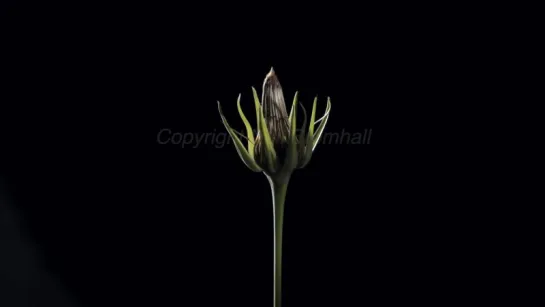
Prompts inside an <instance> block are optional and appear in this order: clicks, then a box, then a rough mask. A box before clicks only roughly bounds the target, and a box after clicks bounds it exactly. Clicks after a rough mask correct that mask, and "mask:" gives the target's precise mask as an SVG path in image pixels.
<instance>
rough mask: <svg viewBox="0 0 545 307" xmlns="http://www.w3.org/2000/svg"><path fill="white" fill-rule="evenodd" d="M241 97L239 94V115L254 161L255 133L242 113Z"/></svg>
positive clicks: (249, 151)
mask: <svg viewBox="0 0 545 307" xmlns="http://www.w3.org/2000/svg"><path fill="white" fill-rule="evenodd" d="M240 96H241V94H238V99H237V107H238V113H239V114H240V118H241V119H242V121H243V122H244V126H246V135H247V137H248V153H249V154H250V157H252V159H253V158H254V144H255V139H254V132H253V130H252V125H250V122H249V121H248V119H247V118H246V116H245V115H244V112H242V108H241V107H240Z"/></svg>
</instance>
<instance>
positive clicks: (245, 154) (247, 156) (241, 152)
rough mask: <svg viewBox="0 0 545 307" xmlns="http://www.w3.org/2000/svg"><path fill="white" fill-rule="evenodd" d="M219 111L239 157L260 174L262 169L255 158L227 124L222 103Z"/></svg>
mask: <svg viewBox="0 0 545 307" xmlns="http://www.w3.org/2000/svg"><path fill="white" fill-rule="evenodd" d="M218 110H219V112H220V116H221V120H222V121H223V125H224V126H225V128H226V129H227V132H228V133H229V135H230V136H231V138H232V139H233V143H234V144H235V148H236V150H237V152H238V155H239V156H240V159H241V160H242V162H244V164H245V165H246V166H247V167H248V168H249V169H251V170H252V171H254V172H260V171H262V169H261V168H260V167H259V166H258V165H257V163H256V162H255V160H254V158H253V157H252V156H250V154H249V153H248V151H247V150H246V148H245V147H244V144H242V142H241V141H240V139H239V137H238V136H237V135H236V133H235V131H234V130H233V129H232V128H231V126H229V123H227V119H226V118H225V116H224V115H223V111H222V110H221V105H220V102H219V101H218Z"/></svg>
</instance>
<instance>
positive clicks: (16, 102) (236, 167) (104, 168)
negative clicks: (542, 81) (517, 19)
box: [2, 3, 473, 307]
mask: <svg viewBox="0 0 545 307" xmlns="http://www.w3.org/2000/svg"><path fill="white" fill-rule="evenodd" d="M204 6H205V7H204V8H197V7H192V8H190V7H189V6H182V5H179V6H172V5H171V6H159V5H153V6H151V5H134V4H131V5H129V4H127V5H125V6H122V5H120V6H116V7H113V6H111V5H110V6H108V5H98V4H94V5H88V6H85V5H78V6H75V5H73V4H62V5H61V4H40V5H38V4H18V5H17V4H12V3H11V4H9V5H7V6H6V8H7V10H6V11H5V12H6V19H4V22H5V23H6V29H7V30H8V31H7V32H8V33H7V34H6V38H5V42H6V45H5V46H6V49H7V50H8V51H9V56H8V57H7V58H6V62H7V64H8V70H6V71H7V73H8V75H7V77H8V81H7V85H8V88H9V93H10V94H12V95H10V97H9V100H6V101H5V104H6V106H7V107H8V108H7V109H6V112H3V113H4V114H2V116H5V118H6V120H5V121H4V123H5V124H6V130H4V131H7V132H8V133H6V138H5V141H4V145H3V149H2V151H3V152H4V153H5V154H6V156H5V158H4V159H3V160H4V161H3V162H4V163H3V165H2V166H3V175H4V179H5V180H4V181H5V184H6V188H5V189H4V190H5V194H6V195H8V196H9V199H12V200H13V203H14V204H15V206H14V208H15V210H17V211H18V212H19V213H20V215H21V216H22V218H23V220H24V221H25V223H24V225H26V226H25V227H26V228H25V229H26V231H27V233H28V237H29V238H30V239H29V240H30V241H31V242H35V244H36V246H37V248H38V250H39V252H38V254H39V255H41V258H40V259H42V263H43V266H44V267H45V269H46V270H47V271H48V272H50V273H51V274H53V275H55V276H56V277H57V278H58V279H59V280H60V282H61V284H62V285H64V287H65V288H66V291H67V292H68V293H69V294H70V296H72V297H73V298H74V300H75V301H76V302H78V303H77V304H78V305H80V306H128V305H131V304H135V303H142V302H143V303H144V304H145V305H149V306H170V305H173V306H176V305H180V306H215V305H219V304H221V305H233V306H270V305H271V304H272V285H273V284H272V281H273V280H272V259H273V258H272V251H273V250H272V248H273V246H272V208H271V195H270V189H269V186H268V182H267V180H266V178H265V176H264V175H262V174H260V173H253V172H251V171H250V170H248V169H247V168H246V167H245V166H244V165H243V163H242V162H241V161H240V159H239V157H238V155H237V153H236V151H235V148H234V146H233V145H232V144H224V146H221V144H218V143H217V142H218V141H221V139H215V141H216V143H212V142H208V143H203V142H201V143H200V144H197V143H196V141H195V140H193V141H192V142H189V140H188V139H187V140H188V142H189V143H188V144H185V146H182V145H183V144H172V143H168V144H161V142H163V141H161V140H165V139H161V140H158V134H159V133H160V132H161V131H167V130H165V129H168V131H171V132H172V133H181V134H183V135H186V137H188V136H187V135H193V136H195V137H199V136H201V135H203V134H206V133H214V134H213V135H214V136H215V137H216V138H221V137H224V136H225V135H224V131H225V130H224V127H223V125H222V124H221V121H220V117H219V114H218V111H217V101H218V100H219V101H220V102H221V103H222V106H223V109H224V112H225V114H226V116H227V118H228V119H229V121H230V123H231V124H232V125H233V126H234V127H236V128H238V129H239V130H241V129H243V125H242V122H241V121H240V118H239V116H238V112H237V109H236V98H237V95H238V94H239V93H242V106H243V108H244V110H245V111H246V115H247V116H248V117H249V119H250V121H251V122H252V123H255V116H254V114H255V113H254V109H253V101H252V98H251V86H254V87H256V88H257V89H258V91H260V90H261V85H262V82H263V79H264V77H265V75H266V74H267V72H268V71H269V69H270V68H271V66H274V69H275V71H276V73H277V75H278V77H279V79H280V82H281V83H282V86H283V88H284V94H285V96H286V100H287V102H288V103H291V99H292V97H293V94H294V92H295V91H296V90H298V91H299V92H300V97H301V101H302V103H303V104H304V105H305V106H306V108H307V110H310V109H311V106H312V99H313V98H314V96H315V95H318V98H319V100H318V114H319V115H320V116H321V114H323V112H324V110H325V103H326V98H327V97H328V96H329V97H331V101H332V110H331V116H330V120H329V123H328V125H327V127H326V130H325V132H326V133H330V136H329V137H330V138H331V137H333V138H334V137H335V135H334V134H335V133H338V134H339V137H341V136H342V133H343V132H344V133H345V135H346V136H345V138H343V139H342V140H338V141H337V142H334V141H332V139H329V140H330V141H329V142H326V143H323V144H320V145H319V146H318V147H317V149H316V151H315V153H314V155H313V158H312V161H311V163H310V164H309V165H308V167H306V168H305V169H302V170H298V171H296V173H295V174H294V176H293V178H292V180H291V183H290V187H289V190H288V194H287V200H286V217H285V247H284V267H285V270H284V303H285V306H286V307H289V306H314V305H320V304H325V305H328V306H353V305H354V306H355V305H367V306H383V305H390V304H394V303H395V304H398V303H416V304H420V305H426V304H428V303H429V304H430V306H431V305H433V306H437V305H444V303H445V302H451V301H452V300H454V299H456V298H458V297H459V293H463V294H464V295H466V294H467V293H470V292H471V291H473V290H472V289H469V288H466V287H465V286H464V283H463V280H462V282H460V281H459V278H460V276H462V275H463V274H462V273H461V272H462V271H463V270H464V267H463V263H464V262H463V257H464V255H458V253H459V251H457V250H456V249H455V248H454V247H453V246H456V244H457V243H456V240H455V239H453V238H452V236H453V235H455V234H460V232H461V231H463V230H460V228H456V227H452V228H451V227H449V226H452V225H454V224H455V223H456V221H455V219H456V218H455V217H456V216H458V214H459V213H457V211H456V209H455V208H459V207H454V206H452V205H451V195H449V194H442V195H441V196H438V195H439V191H441V189H442V182H441V180H440V179H439V177H438V176H437V174H438V173H440V172H441V170H443V169H444V168H446V167H451V166H452V163H456V162H455V161H452V162H451V164H449V163H446V161H444V160H440V159H438V158H437V154H438V153H442V152H444V150H449V148H438V146H436V145H434V141H433V140H434V137H440V136H438V135H437V134H436V132H435V130H434V129H433V124H432V123H433V122H434V121H441V120H442V119H441V116H444V117H446V116H447V115H446V114H445V113H444V111H440V112H437V110H436V108H437V106H436V105H435V102H436V101H437V100H441V101H442V103H443V104H446V105H447V106H448V105H451V104H452V103H453V102H452V94H451V92H448V91H446V92H445V91H444V92H441V89H442V88H443V87H444V86H445V83H447V81H445V79H444V78H442V77H441V76H440V75H439V74H438V72H439V71H442V70H446V69H448V68H450V67H453V66H456V65H457V63H456V62H457V61H459V58H457V57H452V52H453V50H454V49H455V48H456V46H454V45H450V43H449V42H448V41H445V40H444V39H442V37H444V36H445V35H447V34H448V33H449V29H448V27H438V26H434V25H436V24H437V23H436V22H434V21H433V20H431V19H433V18H429V16H428V17H427V18H425V19H424V18H421V16H420V14H419V13H418V11H419V10H418V8H414V7H413V8H405V7H387V8H378V7H371V6H369V5H367V6H362V7H358V8H355V7H354V8H344V9H343V10H342V11H340V12H336V11H334V10H333V9H332V8H322V10H320V11H315V10H314V9H313V8H310V7H307V8H303V9H302V10H300V11H299V10H297V11H296V10H295V9H293V8H288V7H286V8H282V7H275V8H274V9H271V8H267V7H264V8H257V7H256V8H253V7H252V5H249V4H248V5H245V6H243V7H236V6H226V5H223V6H221V5H216V4H207V5H204ZM409 9H412V10H409ZM413 10H414V12H413ZM436 18H437V19H441V16H440V14H439V15H438V16H437V17H436ZM424 20H425V21H424ZM429 113H435V115H433V116H429V115H428V114H429ZM423 119H426V124H424V123H423ZM430 119H431V122H432V123H430V121H429V120H430ZM356 133H361V134H362V135H367V138H366V140H365V141H360V142H357V141H354V140H352V141H348V139H346V138H348V137H349V136H350V137H354V135H355V134H356ZM222 134H223V135H222ZM348 135H349V136H348ZM163 136H164V135H163ZM430 137H431V138H430ZM454 272H456V273H454ZM29 293H30V294H29V295H37V294H34V292H29ZM36 300H37V301H40V299H36ZM42 304H43V305H44V306H49V305H46V303H43V302H42ZM51 305H52V306H54V305H55V303H51ZM6 306H7V305H6ZM14 306H15V305H14Z"/></svg>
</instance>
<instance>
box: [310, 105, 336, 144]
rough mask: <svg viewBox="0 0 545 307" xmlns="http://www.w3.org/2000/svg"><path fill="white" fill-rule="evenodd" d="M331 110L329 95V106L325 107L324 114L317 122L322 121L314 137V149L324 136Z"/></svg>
mask: <svg viewBox="0 0 545 307" xmlns="http://www.w3.org/2000/svg"><path fill="white" fill-rule="evenodd" d="M330 111H331V99H330V98H329V97H327V107H326V109H325V114H324V116H323V117H322V118H321V119H319V120H318V121H317V122H319V121H322V122H321V123H320V126H318V129H317V130H316V134H315V135H314V136H313V139H312V151H314V149H315V148H316V145H318V142H319V141H320V138H321V137H322V132H324V128H325V125H326V124H327V120H328V119H329V112H330Z"/></svg>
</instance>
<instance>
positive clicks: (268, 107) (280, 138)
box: [255, 68, 290, 172]
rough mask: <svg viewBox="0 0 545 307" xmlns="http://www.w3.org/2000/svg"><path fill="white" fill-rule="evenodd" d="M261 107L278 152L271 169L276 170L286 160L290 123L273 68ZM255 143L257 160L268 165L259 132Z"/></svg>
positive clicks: (280, 87)
mask: <svg viewBox="0 0 545 307" xmlns="http://www.w3.org/2000/svg"><path fill="white" fill-rule="evenodd" d="M261 107H262V109H263V116H264V118H265V124H266V125H267V129H268V130H269V134H270V135H271V139H272V142H273V144H274V148H275V150H276V154H277V159H278V160H277V162H278V163H277V165H276V166H275V169H274V170H270V171H271V172H275V171H276V170H277V168H278V166H279V165H278V164H280V165H282V163H283V161H284V157H285V153H286V148H287V146H288V138H289V131H290V124H289V119H288V112H287V111H286V102H285V100H284V93H283V92H282V86H281V85H280V82H279V81H278V77H277V76H276V73H275V72H274V70H273V69H272V68H271V71H270V72H269V73H268V74H267V76H266V77H265V81H264V82H263V96H262V98H261ZM255 144H256V145H255V157H256V162H257V163H258V164H259V165H261V166H265V165H267V160H266V155H265V153H264V149H265V145H264V144H263V140H262V136H261V135H260V134H259V133H258V135H257V137H256V143H255Z"/></svg>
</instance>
